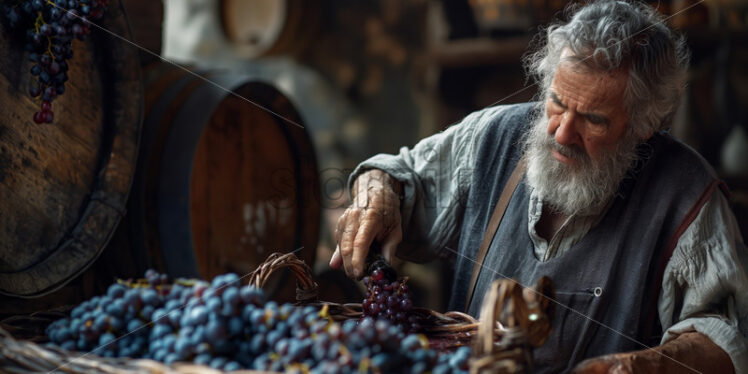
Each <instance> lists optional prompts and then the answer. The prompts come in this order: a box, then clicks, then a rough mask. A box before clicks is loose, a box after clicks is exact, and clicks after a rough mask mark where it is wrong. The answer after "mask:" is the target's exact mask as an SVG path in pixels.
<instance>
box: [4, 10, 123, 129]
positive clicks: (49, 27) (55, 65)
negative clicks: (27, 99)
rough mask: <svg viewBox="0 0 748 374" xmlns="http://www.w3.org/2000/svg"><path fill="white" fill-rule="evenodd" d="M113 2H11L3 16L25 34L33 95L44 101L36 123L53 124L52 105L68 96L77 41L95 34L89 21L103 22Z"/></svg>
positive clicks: (35, 120) (13, 27) (36, 115)
mask: <svg viewBox="0 0 748 374" xmlns="http://www.w3.org/2000/svg"><path fill="white" fill-rule="evenodd" d="M108 2H109V0H7V1H5V2H4V5H3V14H4V15H5V17H6V18H7V20H8V23H9V25H10V27H11V28H12V29H14V30H20V31H22V32H25V48H26V51H27V52H28V53H29V60H30V61H31V62H32V66H31V76H32V78H31V83H30V84H29V95H31V97H33V98H35V99H37V100H38V101H39V102H40V110H39V111H38V112H36V113H34V122H35V123H38V124H40V123H52V121H53V120H54V113H53V112H52V102H53V101H54V100H55V98H57V97H58V96H60V95H62V94H63V93H65V82H67V80H68V74H67V72H68V61H69V60H70V59H71V58H72V57H73V46H72V43H73V40H74V39H78V40H85V38H86V36H87V35H88V34H90V33H91V26H90V24H89V21H95V20H98V19H100V18H101V17H102V16H103V15H104V12H106V7H107V4H108Z"/></svg>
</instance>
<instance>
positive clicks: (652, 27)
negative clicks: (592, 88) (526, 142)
mask: <svg viewBox="0 0 748 374" xmlns="http://www.w3.org/2000/svg"><path fill="white" fill-rule="evenodd" d="M568 11H571V12H574V9H569V10H568ZM541 39H542V40H540V47H539V48H538V49H537V51H536V52H534V53H531V54H529V55H528V56H526V58H525V67H526V69H527V70H528V73H529V75H530V76H532V77H533V78H534V79H535V80H536V81H537V83H539V85H540V90H539V93H540V95H542V96H541V99H543V100H544V99H545V97H546V95H547V90H548V88H549V87H550V85H551V81H552V80H553V74H554V73H555V71H556V68H557V67H558V65H559V63H560V62H561V52H562V50H564V49H565V48H569V49H570V50H571V52H572V53H573V55H574V57H573V59H574V60H576V61H579V62H583V64H584V66H585V67H586V68H589V69H592V70H593V71H601V72H609V71H613V70H616V69H619V68H628V82H627V85H626V91H625V93H624V106H625V109H626V111H627V113H628V116H629V124H630V126H629V131H630V133H631V134H633V135H634V136H636V137H637V138H640V139H641V138H644V137H646V136H647V135H648V134H651V133H653V132H657V131H660V130H662V129H664V128H666V127H668V126H669V124H670V121H671V120H672V117H673V114H674V113H675V111H676V109H677V108H678V105H679V103H680V98H681V96H682V94H683V91H684V89H685V84H686V78H687V70H688V59H689V54H688V50H687V48H686V44H685V40H684V38H683V37H682V36H681V35H679V34H677V33H675V32H674V31H672V30H671V29H669V28H668V27H667V26H666V25H665V24H664V22H663V19H662V18H661V17H660V16H659V15H658V14H657V12H656V11H655V10H654V9H652V8H651V7H650V6H648V5H646V4H641V3H630V2H627V1H615V0H601V1H596V2H594V3H592V4H589V5H586V6H583V7H581V8H579V9H578V11H576V12H575V13H574V15H573V17H572V18H571V20H570V21H569V22H568V23H566V24H556V25H551V26H549V27H548V28H547V29H545V30H544V31H543V32H542V33H541Z"/></svg>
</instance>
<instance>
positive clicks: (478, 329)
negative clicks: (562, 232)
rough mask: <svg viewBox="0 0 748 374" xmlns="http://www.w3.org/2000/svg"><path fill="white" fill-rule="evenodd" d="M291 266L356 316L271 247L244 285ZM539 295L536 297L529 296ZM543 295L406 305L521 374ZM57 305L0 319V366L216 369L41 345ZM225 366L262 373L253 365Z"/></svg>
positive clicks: (537, 341) (434, 336)
mask: <svg viewBox="0 0 748 374" xmlns="http://www.w3.org/2000/svg"><path fill="white" fill-rule="evenodd" d="M284 268H287V269H289V270H290V271H292V272H293V274H294V275H295V276H296V281H297V292H296V298H297V301H298V303H299V304H302V305H317V306H326V307H327V308H328V312H329V315H330V317H331V318H332V319H333V320H335V321H344V320H347V319H359V318H361V315H362V312H361V304H359V303H355V304H336V303H327V302H321V301H319V300H317V293H318V285H317V283H316V282H314V279H313V276H312V272H311V269H310V268H309V266H307V265H306V264H305V263H304V262H303V261H301V260H299V259H298V258H297V257H296V256H295V255H294V254H293V253H287V254H279V253H274V254H272V255H270V256H269V257H268V259H267V260H266V261H265V262H264V263H262V264H261V265H260V266H259V267H258V268H257V269H255V271H253V272H252V273H251V274H250V275H249V282H248V283H249V285H253V286H256V287H263V286H264V285H265V284H266V282H267V281H268V279H269V278H270V277H271V276H272V275H273V274H274V273H275V272H276V271H279V270H281V269H284ZM536 290H537V291H538V292H537V294H543V295H547V296H551V295H552V292H553V291H552V287H551V285H550V281H549V280H548V279H547V278H541V280H540V281H539V282H538V286H537V288H536ZM536 300H540V301H536ZM546 300H547V298H542V297H537V298H535V300H533V298H530V301H526V300H525V298H523V297H522V291H521V287H520V286H519V285H517V284H516V283H514V282H513V281H511V280H498V281H496V282H494V284H493V285H492V287H491V289H490V290H489V292H488V293H487V294H486V298H485V300H484V303H483V307H482V310H481V316H483V317H484V318H482V320H481V321H480V322H479V321H478V320H476V319H475V318H473V317H471V316H469V315H467V314H465V313H461V312H447V313H439V312H436V311H433V310H429V309H426V308H413V309H412V313H414V314H416V315H418V316H419V317H420V318H421V321H422V323H421V325H422V328H423V331H422V332H423V334H424V335H426V336H427V337H428V339H429V345H430V347H432V348H434V349H437V350H440V351H449V350H452V349H454V348H456V347H459V346H464V345H469V344H474V357H473V358H472V359H471V360H470V371H471V373H487V372H491V373H526V372H530V370H531V363H532V354H531V352H532V348H533V347H537V346H540V345H541V344H542V343H543V342H544V341H545V339H546V338H547V336H548V334H549V332H550V324H549V322H548V321H549V318H548V316H549V313H550V309H551V304H550V303H549V302H547V301H546ZM65 316H66V313H64V312H60V311H52V312H44V313H36V314H34V315H31V316H26V317H15V318H12V319H6V320H4V321H3V322H2V323H0V371H3V372H8V373H19V374H20V373H23V374H26V373H38V372H64V373H106V374H130V373H151V374H157V373H182V374H186V373H196V374H208V373H221V372H220V371H218V370H215V369H211V368H209V367H206V366H201V365H192V364H182V363H178V364H174V365H171V366H167V365H164V364H162V363H160V362H156V361H153V360H147V359H131V358H102V357H98V356H96V355H93V354H89V353H78V352H70V351H66V350H64V349H61V348H58V347H52V346H46V345H40V344H38V343H39V342H41V341H43V340H44V338H45V337H44V336H43V331H44V327H46V325H48V324H49V323H51V322H52V321H54V320H55V319H59V318H62V317H65ZM232 373H262V372H259V371H254V370H242V371H232Z"/></svg>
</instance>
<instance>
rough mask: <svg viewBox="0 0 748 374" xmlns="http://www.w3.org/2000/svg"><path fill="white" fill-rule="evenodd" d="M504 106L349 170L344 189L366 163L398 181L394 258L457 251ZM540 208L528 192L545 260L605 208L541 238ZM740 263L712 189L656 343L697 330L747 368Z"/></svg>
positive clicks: (734, 235) (687, 236)
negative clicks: (483, 143)
mask: <svg viewBox="0 0 748 374" xmlns="http://www.w3.org/2000/svg"><path fill="white" fill-rule="evenodd" d="M504 108H505V107H503V106H497V107H491V108H487V109H484V110H481V111H478V112H474V113H472V114H470V115H468V116H467V117H465V118H464V119H463V120H462V121H461V122H460V123H458V124H455V125H453V126H451V127H449V128H448V129H446V130H445V131H443V132H441V133H438V134H436V135H433V136H430V137H428V138H425V139H423V140H421V141H420V142H418V144H416V145H415V146H414V147H413V148H412V149H409V148H407V147H403V148H401V149H400V152H399V153H398V154H397V155H387V154H379V155H376V156H374V157H372V158H370V159H368V160H366V161H364V162H363V163H361V164H360V165H359V166H358V167H357V168H356V169H355V170H354V171H353V173H352V174H351V177H350V179H349V186H352V183H353V181H354V180H355V178H356V177H357V176H358V175H359V174H361V173H362V172H364V171H366V170H368V169H372V168H376V169H381V170H384V171H385V172H387V173H388V174H390V175H392V176H393V177H394V178H395V179H397V180H399V181H400V182H401V183H402V184H403V187H404V195H405V198H404V200H403V202H402V204H401V214H402V218H403V224H402V226H403V235H404V237H403V243H402V244H401V245H400V246H399V247H398V250H397V255H398V257H401V258H404V259H408V260H411V261H418V262H424V261H429V260H431V259H433V258H435V257H436V256H441V257H451V256H455V255H457V252H456V250H455V248H457V243H456V242H457V240H458V238H459V230H460V224H461V221H462V219H461V218H462V216H463V213H464V203H465V201H466V198H467V194H468V191H469V189H470V180H471V176H472V169H471V168H472V167H473V165H475V160H474V157H475V155H476V149H477V147H478V143H479V142H480V138H481V134H482V133H483V130H484V128H485V127H486V126H487V125H488V124H489V123H490V122H491V121H490V120H491V118H493V117H494V116H495V115H496V114H497V113H499V111H501V110H503V109H504ZM542 207H543V202H542V201H541V200H540V199H538V198H537V196H535V194H534V193H533V194H532V196H531V198H530V206H529V207H528V211H529V213H530V214H529V218H530V219H529V225H528V232H529V234H530V237H531V239H532V242H533V244H534V247H535V256H536V257H537V258H538V259H541V260H543V261H547V260H549V259H551V258H554V257H556V256H560V255H562V254H563V253H564V252H565V251H566V250H567V249H569V248H570V247H571V246H573V245H574V244H575V243H576V242H577V241H579V240H580V239H581V238H582V237H584V235H585V234H586V233H587V232H588V231H589V229H590V228H592V227H593V226H594V225H595V224H597V222H598V221H599V220H600V218H601V217H602V216H603V215H604V214H605V210H603V211H601V212H598V213H595V214H592V215H589V216H572V217H569V218H568V219H567V220H566V222H564V224H563V225H562V227H561V228H560V229H559V230H558V232H557V233H556V234H555V235H554V236H553V238H551V240H550V242H547V241H546V240H545V239H543V238H541V237H540V236H539V235H538V234H537V233H536V231H535V224H536V223H537V221H538V220H539V218H540V213H541V212H542ZM746 268H748V250H747V249H746V246H745V244H744V243H743V238H742V237H741V235H740V231H739V229H738V225H737V222H736V220H735V216H734V215H733V214H732V212H731V210H730V207H729V204H728V201H727V199H726V198H725V196H724V195H723V194H722V193H721V192H719V189H716V190H715V192H714V193H713V194H712V195H711V197H710V198H709V200H708V201H707V203H706V204H705V205H704V207H703V208H702V209H701V212H699V214H698V216H697V217H696V219H695V220H694V221H693V222H692V223H691V225H690V226H689V227H688V229H687V230H686V231H685V232H684V233H683V235H682V236H681V237H680V240H679V241H678V244H677V246H676V248H675V251H674V252H673V256H672V257H671V259H670V261H669V262H668V264H667V266H666V269H665V274H664V277H663V281H662V291H661V293H660V296H659V300H658V312H659V317H660V322H661V324H662V327H663V329H664V330H665V331H666V332H665V334H664V336H663V338H662V342H661V343H665V342H667V341H668V340H671V339H673V338H675V337H676V336H677V335H678V334H680V333H684V332H688V331H698V332H700V333H702V334H704V335H706V336H708V337H709V338H710V339H711V340H712V341H713V342H714V343H715V344H717V345H718V346H720V347H721V348H722V349H723V350H724V351H725V352H727V354H728V355H729V356H730V358H731V359H732V362H733V365H734V366H735V370H736V373H748V341H747V340H748V276H747V275H746Z"/></svg>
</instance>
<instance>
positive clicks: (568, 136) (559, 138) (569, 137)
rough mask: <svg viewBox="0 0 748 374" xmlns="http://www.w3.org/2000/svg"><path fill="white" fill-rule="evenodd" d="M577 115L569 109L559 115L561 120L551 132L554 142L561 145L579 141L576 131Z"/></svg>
mask: <svg viewBox="0 0 748 374" xmlns="http://www.w3.org/2000/svg"><path fill="white" fill-rule="evenodd" d="M577 118H578V115H577V114H576V113H574V112H573V111H571V110H567V111H566V112H564V114H562V115H561V121H560V122H559V124H558V127H557V128H556V131H555V133H554V134H553V136H554V138H555V139H556V142H558V143H559V144H561V145H573V144H577V143H579V133H578V132H577V129H576V125H577Z"/></svg>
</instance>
